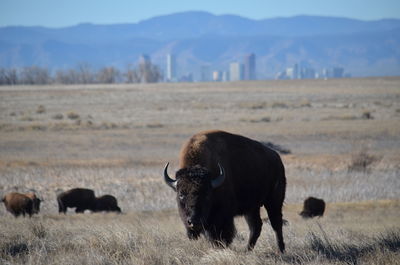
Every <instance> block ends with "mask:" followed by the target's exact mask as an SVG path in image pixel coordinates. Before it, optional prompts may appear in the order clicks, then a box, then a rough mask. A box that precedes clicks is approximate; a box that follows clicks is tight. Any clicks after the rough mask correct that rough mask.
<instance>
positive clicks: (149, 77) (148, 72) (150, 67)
mask: <svg viewBox="0 0 400 265" xmlns="http://www.w3.org/2000/svg"><path fill="white" fill-rule="evenodd" d="M138 74H139V79H140V82H142V83H156V82H158V81H160V80H161V78H162V76H161V72H160V70H159V68H158V67H157V66H156V65H154V64H152V63H151V62H144V63H140V64H139V69H138Z"/></svg>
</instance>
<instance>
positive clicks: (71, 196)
mask: <svg viewBox="0 0 400 265" xmlns="http://www.w3.org/2000/svg"><path fill="white" fill-rule="evenodd" d="M57 202H58V212H59V213H64V214H66V213H67V208H68V207H69V208H74V207H76V209H75V212H76V213H83V212H84V211H85V210H91V211H94V210H95V209H96V197H95V196H94V191H93V190H91V189H83V188H75V189H71V190H68V191H65V192H61V193H60V194H58V195H57Z"/></svg>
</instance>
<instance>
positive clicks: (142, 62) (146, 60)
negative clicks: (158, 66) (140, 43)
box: [139, 54, 151, 65]
mask: <svg viewBox="0 0 400 265" xmlns="http://www.w3.org/2000/svg"><path fill="white" fill-rule="evenodd" d="M150 63H151V61H150V56H148V55H147V54H141V55H140V57H139V65H148V64H150Z"/></svg>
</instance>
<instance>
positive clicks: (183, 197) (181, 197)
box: [179, 193, 185, 201]
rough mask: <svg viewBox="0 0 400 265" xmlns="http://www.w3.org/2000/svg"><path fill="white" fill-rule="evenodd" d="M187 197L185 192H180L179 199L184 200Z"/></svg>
mask: <svg viewBox="0 0 400 265" xmlns="http://www.w3.org/2000/svg"><path fill="white" fill-rule="evenodd" d="M184 199H185V194H182V193H181V194H179V200H180V201H183V200H184Z"/></svg>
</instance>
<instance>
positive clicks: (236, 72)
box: [229, 62, 243, 81]
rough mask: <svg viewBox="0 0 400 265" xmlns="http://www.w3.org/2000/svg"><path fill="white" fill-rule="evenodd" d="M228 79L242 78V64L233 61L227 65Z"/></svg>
mask: <svg viewBox="0 0 400 265" xmlns="http://www.w3.org/2000/svg"><path fill="white" fill-rule="evenodd" d="M229 77H230V81H240V80H243V64H241V63H238V62H235V63H231V64H230V65H229Z"/></svg>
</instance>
